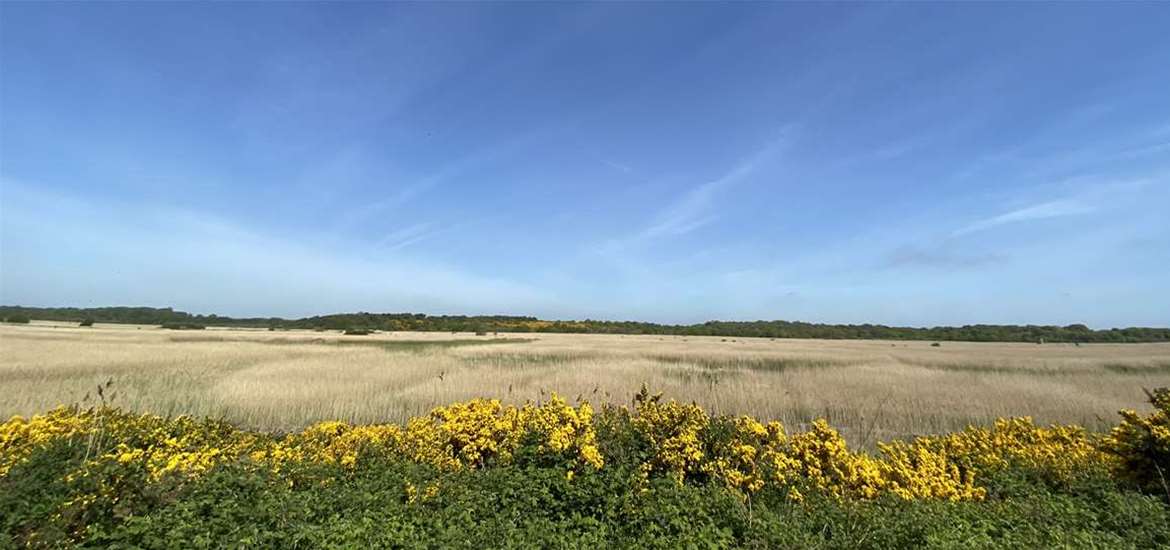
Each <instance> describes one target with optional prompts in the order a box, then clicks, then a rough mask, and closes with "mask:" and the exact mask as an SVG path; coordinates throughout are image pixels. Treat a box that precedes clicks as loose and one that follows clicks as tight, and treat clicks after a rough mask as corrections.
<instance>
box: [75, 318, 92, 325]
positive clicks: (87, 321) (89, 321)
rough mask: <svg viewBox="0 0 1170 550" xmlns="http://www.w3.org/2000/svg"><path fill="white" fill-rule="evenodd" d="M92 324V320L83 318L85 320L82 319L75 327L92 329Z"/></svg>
mask: <svg viewBox="0 0 1170 550" xmlns="http://www.w3.org/2000/svg"><path fill="white" fill-rule="evenodd" d="M93 322H94V321H93V319H90V318H85V319H82V320H81V322H80V323H78V324H77V326H79V327H92V326H93Z"/></svg>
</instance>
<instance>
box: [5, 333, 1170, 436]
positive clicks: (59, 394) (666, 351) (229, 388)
mask: <svg viewBox="0 0 1170 550" xmlns="http://www.w3.org/2000/svg"><path fill="white" fill-rule="evenodd" d="M109 379H113V380H114V384H113V390H112V391H113V392H116V393H115V394H114V395H113V396H112V400H113V402H114V404H116V405H119V406H122V407H127V408H131V409H135V410H140V411H149V412H154V413H159V414H164V415H175V414H195V415H211V416H217V417H223V418H226V419H228V420H231V421H234V422H238V423H240V424H242V425H244V426H249V427H256V428H263V429H272V430H291V429H296V428H300V427H302V426H304V425H306V424H309V423H312V422H315V421H319V420H324V419H343V420H350V421H355V422H372V421H402V420H404V419H406V418H408V417H410V416H414V415H419V414H420V413H424V412H425V411H427V410H428V409H430V408H431V407H432V406H434V405H438V404H446V403H449V402H453V401H459V400H464V399H468V398H471V397H497V398H500V399H504V400H507V401H512V402H523V401H525V400H539V399H541V398H542V396H544V395H547V394H548V393H549V392H553V391H555V392H558V393H560V394H561V395H564V396H566V397H568V398H570V399H574V398H580V399H585V400H588V401H590V402H592V403H594V404H600V403H605V402H609V403H617V404H622V403H628V402H629V399H630V397H631V395H632V394H633V393H634V392H636V391H637V390H638V388H639V387H641V385H642V384H646V385H647V386H649V387H650V388H651V389H652V390H654V391H661V392H664V393H665V394H666V396H667V397H673V398H675V399H679V400H684V401H695V402H697V403H699V404H701V405H703V406H704V407H705V408H706V409H708V410H710V411H713V412H716V413H745V414H751V415H754V416H757V417H760V418H765V419H778V420H781V421H783V422H784V423H785V424H786V425H789V426H792V427H794V428H795V427H799V426H802V425H804V424H807V423H808V422H809V421H810V420H812V419H814V418H817V417H825V418H828V419H829V420H830V421H831V422H832V423H833V424H834V425H836V426H838V427H840V428H841V429H842V432H843V433H844V434H845V435H846V436H847V437H848V438H849V439H850V440H851V442H852V443H854V444H859V445H862V446H866V445H869V444H870V443H872V442H873V441H874V440H877V439H882V440H886V439H890V438H896V437H905V436H910V435H914V434H923V433H934V432H942V431H947V430H953V429H957V428H961V427H963V426H966V425H968V424H971V423H978V424H983V423H989V422H991V421H992V420H994V419H995V418H996V417H1003V416H1019V415H1030V416H1033V417H1034V418H1036V420H1037V421H1040V422H1045V423H1047V422H1061V423H1076V424H1082V425H1085V426H1088V427H1090V428H1097V429H1101V428H1104V427H1106V426H1111V425H1113V424H1115V423H1116V411H1117V410H1118V409H1121V408H1138V409H1141V408H1142V407H1143V405H1144V394H1143V393H1142V388H1143V387H1145V388H1152V387H1156V386H1168V385H1170V345H1167V344H1125V345H1105V344H1097V345H1081V346H1074V345H1071V344H1045V345H1036V344H999V343H995V344H992V343H958V342H943V343H942V344H941V346H939V347H933V346H931V343H930V342H888V341H825V340H768V339H751V338H719V337H677V336H664V337H659V336H618V335H569V334H526V335H525V334H509V335H506V336H505V335H502V334H501V335H499V336H487V337H484V336H479V337H477V336H474V335H471V334H456V335H452V334H442V333H393V334H387V333H383V334H375V335H370V336H343V335H341V334H338V333H336V332H311V331H277V332H270V331H264V330H237V329H232V330H228V329H209V330H203V331H169V330H162V329H159V328H157V327H147V326H142V327H138V326H128V325H101V324H99V325H97V326H96V327H93V328H78V327H75V326H72V325H69V326H66V325H64V324H53V323H47V322H34V323H33V324H31V325H25V326H20V325H3V326H0V416H2V417H5V418H7V417H8V416H10V415H16V414H20V415H29V414H33V413H38V412H43V411H45V410H47V409H49V408H52V407H54V406H56V405H59V404H68V403H83V402H85V403H90V402H92V401H93V400H94V399H95V398H96V396H95V395H94V392H93V390H94V389H95V388H96V387H97V386H98V385H99V384H100V383H103V382H105V381H107V380H109ZM87 394H88V395H89V397H88V401H86V399H87V397H86V396H87Z"/></svg>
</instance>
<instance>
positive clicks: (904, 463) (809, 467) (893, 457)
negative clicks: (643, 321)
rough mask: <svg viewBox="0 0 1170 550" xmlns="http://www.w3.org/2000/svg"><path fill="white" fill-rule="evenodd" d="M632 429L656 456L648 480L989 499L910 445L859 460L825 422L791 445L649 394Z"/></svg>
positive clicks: (744, 421)
mask: <svg viewBox="0 0 1170 550" xmlns="http://www.w3.org/2000/svg"><path fill="white" fill-rule="evenodd" d="M632 423H633V425H634V428H635V429H636V430H637V431H638V433H639V434H640V436H641V437H642V438H643V440H644V441H645V442H646V443H647V445H648V447H649V448H650V449H652V455H651V456H650V458H649V459H648V460H647V461H646V463H644V464H643V467H642V471H643V473H644V474H651V473H664V474H666V475H668V476H669V477H671V478H673V479H675V480H676V481H678V482H680V483H681V482H682V481H683V480H684V479H686V478H693V477H699V476H702V475H706V476H710V477H711V478H713V479H716V480H718V481H720V482H722V483H723V484H724V485H725V486H727V487H729V488H733V489H738V490H740V491H742V492H744V493H749V494H750V493H754V492H757V491H759V490H761V489H763V488H764V487H765V486H766V485H768V484H773V485H775V486H790V485H791V486H793V487H790V491H791V493H790V494H791V495H792V496H793V498H797V499H799V498H800V493H799V489H798V488H797V487H795V485H800V484H807V485H811V486H813V487H816V488H818V489H821V490H824V491H827V492H829V493H831V494H834V495H838V496H849V497H860V498H875V497H877V496H879V495H880V494H882V493H884V492H889V493H891V494H894V495H897V496H899V497H902V498H906V499H912V498H941V499H950V500H969V499H979V498H982V497H983V496H984V494H985V492H984V491H983V490H982V489H980V488H977V487H975V486H974V481H973V479H972V476H971V473H970V472H968V473H966V474H963V473H961V472H960V470H959V468H958V467H957V466H956V465H955V464H952V463H951V462H949V461H948V460H947V457H946V455H945V454H941V453H938V452H932V451H931V450H929V449H926V448H910V447H908V446H906V445H889V446H885V447H884V448H883V454H884V455H885V457H883V458H875V457H871V456H869V455H867V454H864V453H858V452H853V451H850V450H849V448H848V446H847V445H846V443H845V439H844V438H843V437H841V434H840V433H838V432H837V430H835V429H833V428H832V427H831V426H829V424H828V423H827V422H825V421H824V420H818V421H816V422H814V423H813V425H812V428H811V429H810V430H809V431H807V432H804V433H799V434H796V435H793V436H791V437H789V436H788V435H787V434H786V433H785V431H784V427H783V426H782V425H781V424H780V423H779V422H769V423H768V424H767V425H764V424H761V423H760V422H758V421H756V420H755V419H752V418H750V417H738V418H734V419H730V420H728V419H715V420H712V419H711V418H710V417H709V416H708V415H707V414H706V413H705V412H703V410H702V409H701V408H699V407H698V406H697V405H694V404H690V405H688V404H682V403H677V402H674V401H669V402H665V403H663V402H660V401H659V398H658V396H647V395H646V394H644V393H643V394H641V395H640V397H639V399H638V400H637V401H636V403H635V415H634V417H633V419H632Z"/></svg>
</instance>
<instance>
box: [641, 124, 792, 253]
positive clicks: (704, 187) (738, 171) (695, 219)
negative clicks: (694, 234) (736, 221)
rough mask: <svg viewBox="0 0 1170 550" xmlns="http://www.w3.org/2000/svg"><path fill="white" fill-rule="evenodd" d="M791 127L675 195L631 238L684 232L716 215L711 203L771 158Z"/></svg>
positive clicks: (786, 144)
mask: <svg viewBox="0 0 1170 550" xmlns="http://www.w3.org/2000/svg"><path fill="white" fill-rule="evenodd" d="M791 133H792V129H791V127H786V128H785V129H784V130H783V131H782V132H780V137H779V138H777V139H775V140H773V141H772V142H770V143H768V144H767V145H766V146H764V147H763V148H761V149H760V150H759V151H756V152H755V153H754V154H752V155H751V156H750V157H748V158H746V159H745V160H743V161H742V162H740V163H739V164H737V165H736V166H734V167H733V168H732V169H731V170H730V171H728V172H727V173H725V174H723V175H722V176H720V177H718V178H716V179H714V180H711V181H708V182H706V183H703V184H700V185H697V186H695V187H692V188H691V189H688V190H687V191H686V192H684V193H682V194H681V195H679V196H678V197H677V198H675V200H674V201H673V202H672V203H671V205H670V206H668V207H667V208H665V209H664V210H662V211H661V212H659V214H658V216H657V217H656V218H655V221H654V222H653V223H652V224H651V225H650V226H648V227H646V228H645V229H643V230H642V231H641V232H640V233H638V234H637V235H635V236H634V237H633V238H632V239H631V241H633V242H645V241H648V240H653V239H657V238H661V237H670V236H677V235H685V234H687V233H690V232H691V231H694V230H696V229H698V228H700V227H703V226H704V225H707V224H709V223H711V222H712V221H714V220H716V219H717V218H718V215H717V214H715V213H713V212H711V210H712V206H713V205H714V203H715V202H716V201H717V200H718V199H719V198H720V197H721V196H722V195H724V194H725V193H727V192H728V190H730V188H731V187H733V186H735V185H736V184H738V183H740V182H742V181H744V180H745V179H747V178H748V177H750V176H751V175H752V174H754V173H755V172H756V171H757V170H758V169H759V168H760V167H762V166H763V165H765V164H767V163H769V162H771V161H773V160H774V159H775V156H776V155H777V153H778V152H779V151H780V150H782V149H784V148H785V147H787V146H788V144H789V142H790V140H791Z"/></svg>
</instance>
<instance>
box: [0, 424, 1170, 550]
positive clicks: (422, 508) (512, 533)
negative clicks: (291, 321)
mask: <svg viewBox="0 0 1170 550" xmlns="http://www.w3.org/2000/svg"><path fill="white" fill-rule="evenodd" d="M84 449H85V447H84V445H76V444H71V443H70V442H68V441H65V440H61V441H58V442H57V443H55V444H53V445H49V446H47V447H45V448H43V449H41V450H39V451H37V452H36V453H35V454H34V455H33V456H31V457H30V459H29V460H28V461H26V462H23V463H21V464H19V465H17V466H16V467H14V468H13V469H12V471H11V472H10V473H9V475H8V476H6V477H5V478H2V479H0V548H6V547H13V546H23V545H30V546H34V547H60V546H70V545H71V544H74V545H77V546H80V547H93V548H98V547H100V548H110V547H123V548H128V547H145V548H164V547H165V548H172V547H176V546H181V547H184V548H225V547H233V548H235V547H269V548H369V547H410V548H485V547H490V548H496V547H499V548H549V547H578V548H598V547H603V548H604V547H617V548H635V547H636V548H679V547H684V548H730V547H749V548H907V547H933V548H1052V547H1064V548H1159V547H1170V507H1168V506H1167V505H1166V504H1165V503H1164V502H1163V501H1162V500H1160V499H1159V498H1158V497H1156V496H1146V495H1142V494H1140V493H1137V492H1134V491H1131V490H1129V489H1126V488H1123V487H1120V486H1118V485H1116V484H1115V482H1113V481H1111V480H1110V479H1108V478H1106V477H1100V476H1086V477H1083V478H1079V479H1078V480H1077V481H1076V482H1075V483H1072V484H1058V485H1050V484H1045V483H1043V482H1041V481H1037V478H1036V477H1035V476H1032V475H1030V472H1027V471H1020V470H1009V471H1006V472H1003V473H1001V474H999V475H997V476H996V477H995V478H994V479H991V480H988V483H989V485H988V487H989V489H990V494H991V495H992V497H991V498H989V499H988V500H985V501H981V502H944V501H930V500H925V501H923V500H917V501H907V500H900V499H895V498H884V499H878V500H874V501H849V500H841V499H836V498H832V497H829V496H825V495H820V494H818V493H816V492H812V493H810V494H808V495H807V496H806V498H805V500H804V502H803V503H795V502H792V501H790V500H789V499H787V498H786V497H785V496H784V495H782V494H780V493H773V492H769V491H767V490H765V491H763V492H761V493H758V494H756V495H755V496H754V497H752V498H751V499H750V500H745V499H744V498H743V497H742V495H741V494H739V493H736V492H733V491H730V490H727V489H725V488H723V487H722V486H720V485H716V484H713V483H712V484H706V483H699V484H692V483H687V484H678V483H675V482H674V481H673V480H670V479H667V478H654V479H652V480H651V481H650V483H649V485H648V486H646V489H645V490H640V489H638V488H636V487H637V486H638V484H637V483H634V482H632V480H633V479H634V478H635V477H636V476H637V471H636V468H633V467H626V466H622V465H620V464H615V465H614V466H615V467H607V468H604V469H602V470H598V471H594V472H592V473H585V474H582V475H578V476H576V477H573V478H572V479H567V478H566V475H565V472H564V470H563V469H559V468H542V467H533V466H529V467H519V466H501V467H495V468H488V469H485V470H480V471H469V470H464V471H459V472H449V471H448V472H441V471H439V470H436V469H434V468H432V467H430V466H427V465H423V464H417V463H413V462H408V461H399V460H388V459H386V460H372V461H369V462H363V463H360V464H359V465H358V467H357V468H353V469H346V468H343V467H341V466H339V465H328V464H321V463H295V464H290V465H289V468H288V469H285V470H283V471H281V472H280V473H274V472H273V471H272V470H269V469H264V468H253V467H249V465H248V464H246V463H228V464H224V465H222V466H220V467H217V468H215V469H213V470H212V471H210V472H208V473H207V474H206V475H204V476H201V477H200V478H198V479H193V480H180V479H178V478H174V479H172V480H170V481H168V482H164V483H158V482H150V481H148V480H147V479H146V475H145V473H140V474H139V475H135V474H134V472H133V470H131V469H127V468H126V467H121V466H119V465H117V464H116V463H115V464H111V465H109V466H108V468H110V470H109V471H97V472H92V473H91V475H87V476H84V477H81V478H73V479H70V476H68V475H67V472H69V471H71V470H72V469H73V468H75V467H76V465H77V464H78V463H79V461H80V460H82V456H81V454H82V453H83V452H84ZM115 478H116V479H118V480H119V482H118V491H117V493H116V494H105V495H103V494H95V492H94V491H93V489H95V487H96V485H95V484H99V483H101V480H103V479H105V480H109V479H115ZM429 487H433V488H434V490H433V492H431V493H428V492H427V491H426V489H425V488H429ZM411 488H417V490H416V491H415V495H416V496H415V497H413V498H412V497H411V496H409V495H410V494H411V492H412V491H411ZM82 495H94V497H93V498H95V499H96V501H90V502H87V503H84V505H81V504H79V505H77V506H71V505H70V504H67V503H70V502H72V501H75V500H76V499H78V498H79V496H82ZM428 495H429V496H428ZM83 498H85V497H83ZM61 510H63V511H64V512H63V513H58V511H61ZM71 540H73V541H80V542H79V543H71V542H70V541H71Z"/></svg>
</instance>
